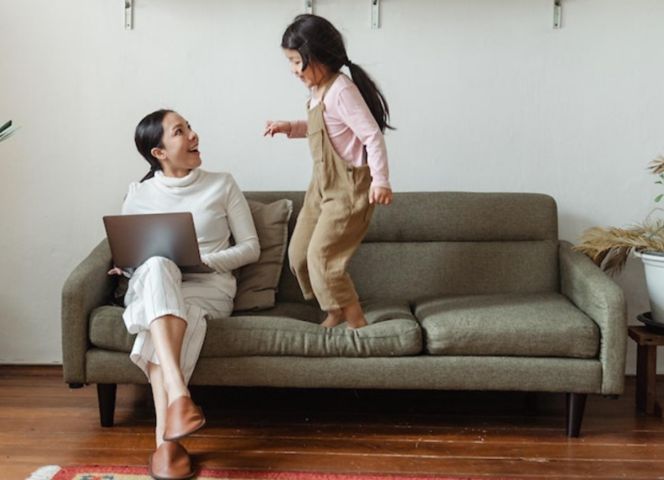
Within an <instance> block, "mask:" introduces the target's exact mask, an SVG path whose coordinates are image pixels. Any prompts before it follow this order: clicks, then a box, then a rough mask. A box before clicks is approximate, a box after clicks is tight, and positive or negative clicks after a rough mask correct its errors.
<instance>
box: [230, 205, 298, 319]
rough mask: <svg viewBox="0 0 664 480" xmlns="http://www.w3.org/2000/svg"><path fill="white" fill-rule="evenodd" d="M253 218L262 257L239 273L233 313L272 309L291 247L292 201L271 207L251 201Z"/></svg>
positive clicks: (241, 269)
mask: <svg viewBox="0 0 664 480" xmlns="http://www.w3.org/2000/svg"><path fill="white" fill-rule="evenodd" d="M247 202H248V203H249V208H250V209H251V216H252V217H253V219H254V225H255V226H256V233H257V234H258V242H259V243H260V246H261V256H260V258H259V259H258V261H257V262H256V263H251V264H249V265H245V266H244V267H242V268H240V269H239V270H238V271H237V278H238V282H237V293H236V295H235V300H234V310H260V309H264V308H270V307H273V306H274V304H275V294H276V292H277V285H278V284H279V277H281V269H282V266H283V263H284V256H285V254H286V247H287V245H288V220H289V219H290V216H291V213H292V212H293V202H292V201H290V200H288V199H283V200H277V201H276V202H272V203H269V204H265V203H261V202H257V201H255V200H248V201H247Z"/></svg>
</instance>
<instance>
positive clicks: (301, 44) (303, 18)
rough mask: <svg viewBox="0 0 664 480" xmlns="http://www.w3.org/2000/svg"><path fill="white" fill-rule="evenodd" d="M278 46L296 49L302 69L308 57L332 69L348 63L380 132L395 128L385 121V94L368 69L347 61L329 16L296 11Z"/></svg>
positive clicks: (386, 115) (339, 35) (387, 110)
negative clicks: (301, 13) (295, 15)
mask: <svg viewBox="0 0 664 480" xmlns="http://www.w3.org/2000/svg"><path fill="white" fill-rule="evenodd" d="M281 48H287V49H290V50H297V51H298V52H299V54H300V56H301V57H302V70H305V69H306V68H307V67H308V66H309V63H310V62H311V60H314V61H315V62H318V63H321V64H323V65H325V66H326V67H327V68H329V69H330V71H331V72H333V73H336V72H338V71H339V70H340V69H341V67H343V66H344V65H345V66H347V67H348V69H349V70H350V75H351V78H352V79H353V82H354V83H355V85H357V88H358V89H359V91H360V94H362V98H363V99H364V101H365V102H366V104H367V106H368V107H369V110H370V111H371V114H372V115H373V117H374V118H375V119H376V123H378V126H379V127H380V130H381V132H384V131H385V129H386V128H389V129H392V130H393V129H394V127H392V126H391V125H390V124H389V123H388V121H389V117H390V108H389V107H388V105H387V101H386V100H385V97H384V96H383V94H382V93H381V91H380V90H379V89H378V87H377V86H376V83H375V82H374V81H373V80H372V79H371V77H369V75H368V74H367V72H365V71H364V69H363V68H362V67H360V66H359V65H356V64H355V63H352V62H351V61H350V59H349V58H348V54H347V53H346V47H345V45H344V40H343V37H342V36H341V33H340V32H339V30H337V29H336V28H335V27H334V25H332V24H331V23H330V22H329V21H328V20H326V19H325V18H323V17H319V16H317V15H310V14H303V15H298V16H297V17H295V20H293V23H291V24H290V25H289V26H288V28H286V31H285V32H284V35H283V37H282V38H281Z"/></svg>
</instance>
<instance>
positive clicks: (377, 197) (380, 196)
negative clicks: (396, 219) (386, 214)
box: [369, 187, 392, 205]
mask: <svg viewBox="0 0 664 480" xmlns="http://www.w3.org/2000/svg"><path fill="white" fill-rule="evenodd" d="M369 203H377V204H379V205H389V204H390V203H392V190H390V189H389V188H385V187H371V188H370V189H369Z"/></svg>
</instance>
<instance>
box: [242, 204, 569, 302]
mask: <svg viewBox="0 0 664 480" xmlns="http://www.w3.org/2000/svg"><path fill="white" fill-rule="evenodd" d="M246 196H247V198H249V199H254V200H258V201H262V202H272V201H274V200H277V199H279V198H289V199H291V200H292V201H293V215H292V216H291V219H290V223H289V236H290V234H291V233H292V231H293V227H294V226H295V221H296V219H297V214H298V213H299V210H300V208H301V206H302V200H303V198H304V193H303V192H249V193H246ZM349 271H350V274H351V277H352V278H353V281H354V282H355V286H356V288H357V291H358V293H359V295H360V297H361V298H362V299H363V300H371V299H378V298H390V299H393V300H415V299H418V298H422V297H427V296H438V295H465V294H497V293H538V292H555V291H558V290H559V280H558V217H557V209H556V203H555V201H554V200H553V198H551V197H550V196H548V195H542V194H531V193H475V192H413V193H395V195H394V200H393V203H392V205H390V206H389V207H384V206H379V207H377V208H376V210H375V213H374V217H373V220H372V223H371V227H370V228H369V232H368V233H367V236H366V238H365V240H364V242H363V244H362V245H361V246H360V248H359V249H358V251H357V253H356V254H355V256H354V257H353V260H352V261H351V264H350V267H349ZM277 298H278V300H281V301H301V300H302V294H301V293H300V289H299V287H298V285H297V282H296V280H295V278H294V277H293V275H292V274H291V272H290V270H289V267H288V262H287V261H286V262H285V264H284V269H283V271H282V274H281V279H280V281H279V292H278V294H277Z"/></svg>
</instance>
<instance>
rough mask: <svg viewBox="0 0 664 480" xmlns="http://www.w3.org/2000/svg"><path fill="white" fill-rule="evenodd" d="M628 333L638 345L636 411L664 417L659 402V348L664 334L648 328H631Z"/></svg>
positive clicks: (663, 343) (663, 342)
mask: <svg viewBox="0 0 664 480" xmlns="http://www.w3.org/2000/svg"><path fill="white" fill-rule="evenodd" d="M627 333H628V334H629V336H630V338H631V339H633V340H634V341H635V342H636V344H637V358H636V409H637V410H638V411H639V412H645V413H646V414H647V415H656V416H658V417H661V416H662V411H663V410H662V405H661V404H660V402H659V401H658V400H657V393H656V383H657V376H656V374H657V347H658V346H659V345H664V334H659V333H655V332H653V331H652V330H649V329H647V328H646V327H634V326H632V327H629V328H628V329H627Z"/></svg>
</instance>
